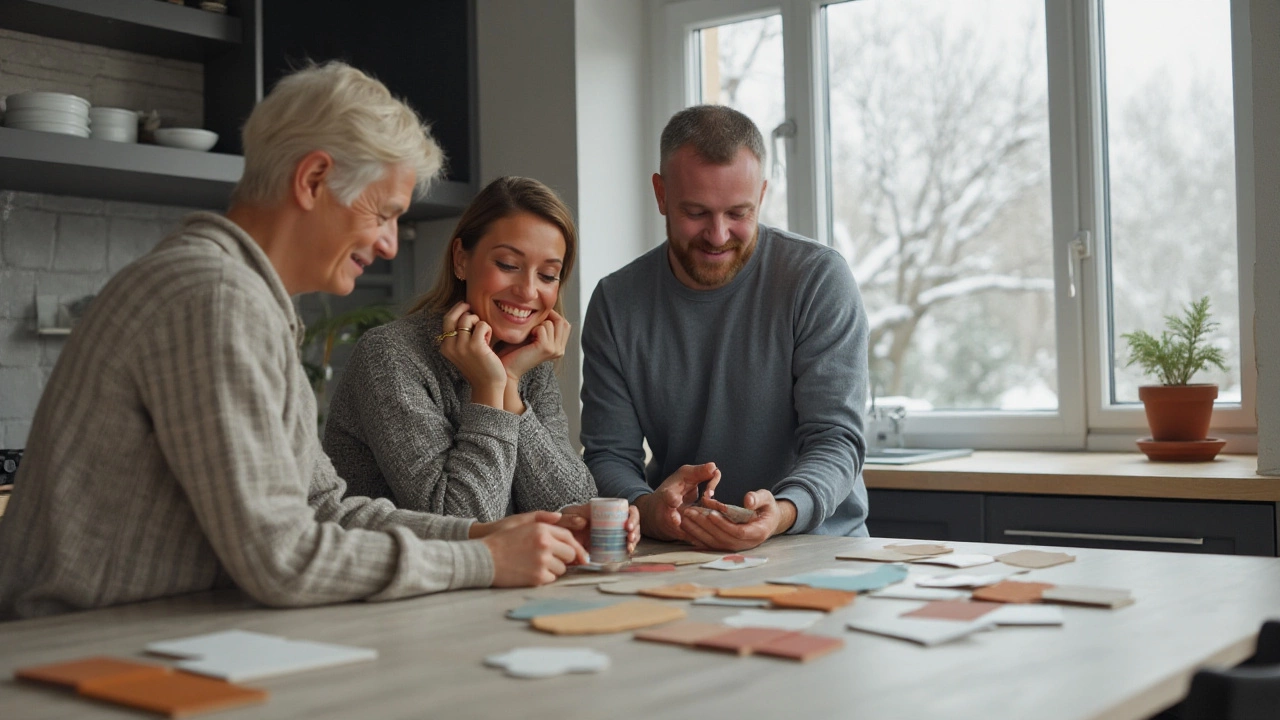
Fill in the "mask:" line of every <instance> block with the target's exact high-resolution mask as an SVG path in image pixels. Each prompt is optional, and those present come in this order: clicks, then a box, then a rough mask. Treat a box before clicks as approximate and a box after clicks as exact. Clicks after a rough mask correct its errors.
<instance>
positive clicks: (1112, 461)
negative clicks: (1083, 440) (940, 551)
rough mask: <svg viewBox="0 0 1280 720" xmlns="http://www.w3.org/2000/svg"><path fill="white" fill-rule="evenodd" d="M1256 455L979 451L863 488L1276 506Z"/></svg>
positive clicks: (1271, 482)
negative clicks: (1183, 459) (1163, 458)
mask: <svg viewBox="0 0 1280 720" xmlns="http://www.w3.org/2000/svg"><path fill="white" fill-rule="evenodd" d="M1257 468H1258V458H1257V456H1256V455H1219V456H1218V457H1217V459H1216V460H1214V461H1213V462H1197V463H1172V462H1151V461H1149V460H1147V458H1146V457H1145V456H1143V455H1141V454H1139V453H1131V452H1129V453H1102V452H1004V451H978V452H975V453H974V454H973V455H971V456H969V457H964V458H955V459H950V460H938V461H935V462H929V463H920V464H917V465H902V466H885V465H877V466H872V465H868V466H866V467H865V468H863V471H862V475H863V478H864V480H865V481H866V484H867V487H868V488H872V489H894V490H949V491H953V492H955V491H958V492H990V493H1024V494H1033V495H1089V496H1095V497H1147V498H1168V499H1186V500H1249V501H1268V502H1280V477H1263V476H1260V475H1258V474H1257Z"/></svg>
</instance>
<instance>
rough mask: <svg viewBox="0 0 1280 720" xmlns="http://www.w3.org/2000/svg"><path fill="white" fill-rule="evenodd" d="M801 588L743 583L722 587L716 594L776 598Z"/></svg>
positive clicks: (727, 596) (731, 596)
mask: <svg viewBox="0 0 1280 720" xmlns="http://www.w3.org/2000/svg"><path fill="white" fill-rule="evenodd" d="M797 590H799V588H797V587H796V586H794V585H743V586H741V587H731V588H720V589H719V590H717V591H716V595H719V596H720V597H724V598H757V599H760V598H763V599H766V600H767V599H769V598H775V597H778V596H779V595H789V594H791V593H793V592H795V591H797Z"/></svg>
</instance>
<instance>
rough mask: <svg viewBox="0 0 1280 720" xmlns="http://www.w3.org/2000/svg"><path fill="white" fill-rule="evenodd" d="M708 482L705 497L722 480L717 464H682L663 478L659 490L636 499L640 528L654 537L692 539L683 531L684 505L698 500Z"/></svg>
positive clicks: (656, 538)
mask: <svg viewBox="0 0 1280 720" xmlns="http://www.w3.org/2000/svg"><path fill="white" fill-rule="evenodd" d="M702 483H707V489H706V490H705V491H704V492H703V496H704V497H708V498H709V497H711V496H712V495H713V494H714V493H715V487H716V485H717V484H719V483H720V470H719V468H717V467H716V464H715V463H703V464H702V465H683V466H681V467H680V469H679V470H676V471H675V472H673V473H671V476H670V477H668V478H667V479H666V480H663V481H662V484H661V485H659V486H658V489H657V490H654V491H653V492H651V493H649V494H648V495H641V496H640V497H638V498H636V507H638V508H640V527H641V529H642V530H643V531H644V534H645V535H648V536H649V537H651V538H654V539H655V540H667V541H671V540H684V541H686V542H693V540H692V538H690V537H688V536H687V535H686V534H685V533H684V531H683V530H681V529H680V524H681V517H682V515H681V508H682V507H684V506H686V505H692V504H693V503H694V502H696V501H697V500H698V486H699V485H701V484H702Z"/></svg>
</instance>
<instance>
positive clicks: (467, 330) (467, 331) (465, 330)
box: [458, 328, 471, 333]
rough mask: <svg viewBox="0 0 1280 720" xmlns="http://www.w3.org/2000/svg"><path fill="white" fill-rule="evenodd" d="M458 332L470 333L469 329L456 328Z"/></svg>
mask: <svg viewBox="0 0 1280 720" xmlns="http://www.w3.org/2000/svg"><path fill="white" fill-rule="evenodd" d="M458 332H464V333H469V332H471V328H458Z"/></svg>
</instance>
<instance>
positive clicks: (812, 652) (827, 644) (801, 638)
mask: <svg viewBox="0 0 1280 720" xmlns="http://www.w3.org/2000/svg"><path fill="white" fill-rule="evenodd" d="M842 647H844V641H843V640H841V639H840V638H833V637H827V636H826V635H810V634H808V633H794V634H792V635H787V636H786V637H780V638H778V639H777V640H774V641H772V642H769V643H765V644H764V645H760V646H757V647H755V648H752V652H754V653H756V654H757V655H773V656H775V657H781V658H787V659H788V660H799V661H800V662H809V661H810V660H812V659H814V658H817V657H822V656H823V655H826V654H827V653H832V652H835V651H836V650H839V649H840V648H842Z"/></svg>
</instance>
